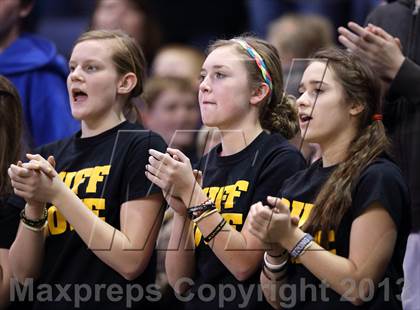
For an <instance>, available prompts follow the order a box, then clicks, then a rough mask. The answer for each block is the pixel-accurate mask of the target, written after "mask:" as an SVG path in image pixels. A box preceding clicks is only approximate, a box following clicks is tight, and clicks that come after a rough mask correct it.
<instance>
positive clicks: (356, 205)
mask: <svg viewBox="0 0 420 310" xmlns="http://www.w3.org/2000/svg"><path fill="white" fill-rule="evenodd" d="M352 200H353V203H352V212H353V218H355V217H357V216H359V215H361V214H362V213H363V212H364V211H365V210H366V209H367V208H369V207H370V206H371V205H372V204H373V203H375V202H376V203H379V204H380V205H381V206H382V207H383V208H384V209H385V210H387V211H388V213H389V214H390V215H391V217H392V218H393V220H394V222H395V223H396V225H397V227H398V226H399V225H400V224H401V223H402V220H403V214H406V211H407V210H408V208H409V205H410V198H409V192H408V186H407V184H406V183H405V181H404V179H403V177H402V174H401V171H400V169H399V168H398V167H397V165H396V164H395V163H393V162H392V161H391V160H390V159H388V158H386V157H379V158H377V159H375V160H374V161H373V162H372V163H371V164H370V165H369V166H368V167H366V169H364V171H362V173H361V174H360V177H359V178H358V180H357V182H356V183H355V184H354V186H353V191H352Z"/></svg>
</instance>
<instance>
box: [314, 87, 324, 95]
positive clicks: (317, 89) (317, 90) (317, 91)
mask: <svg viewBox="0 0 420 310" xmlns="http://www.w3.org/2000/svg"><path fill="white" fill-rule="evenodd" d="M322 92H323V90H322V89H321V88H315V89H314V93H315V94H317V95H319V94H321V93H322Z"/></svg>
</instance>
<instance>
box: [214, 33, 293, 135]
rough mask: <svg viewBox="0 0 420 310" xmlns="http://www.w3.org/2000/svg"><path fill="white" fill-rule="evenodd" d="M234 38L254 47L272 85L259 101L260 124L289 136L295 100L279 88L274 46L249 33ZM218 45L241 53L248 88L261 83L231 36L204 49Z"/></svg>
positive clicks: (280, 77) (256, 69)
mask: <svg viewBox="0 0 420 310" xmlns="http://www.w3.org/2000/svg"><path fill="white" fill-rule="evenodd" d="M235 39H238V40H243V41H245V42H246V43H248V45H250V46H251V47H252V48H254V49H255V50H256V51H257V53H258V54H259V55H260V56H261V57H262V58H263V60H264V62H265V64H266V67H267V71H268V72H269V74H270V75H271V79H272V84H273V88H272V90H271V92H270V93H269V94H267V96H266V97H265V98H264V99H263V100H262V101H261V102H260V104H259V120H260V123H261V127H262V128H264V129H266V130H268V131H270V132H276V133H280V134H282V135H283V136H284V137H285V138H286V139H291V138H292V137H294V136H295V135H296V133H297V132H298V130H299V123H298V116H297V111H296V107H295V102H294V101H293V100H292V98H291V97H290V96H288V95H287V94H286V93H285V92H284V89H283V86H284V85H283V75H282V67H281V62H280V58H279V55H278V53H277V50H276V48H275V47H274V46H272V45H271V44H269V43H268V42H266V41H264V40H261V39H258V38H255V37H252V36H239V37H235ZM222 46H232V47H234V48H235V51H236V52H237V53H238V54H239V55H241V56H243V57H244V59H245V61H244V62H243V63H244V65H245V67H246V70H247V72H248V80H249V83H250V87H251V88H252V89H257V88H258V87H260V85H261V84H262V83H264V79H263V77H262V74H261V70H260V68H259V67H258V66H257V64H256V62H255V60H254V59H253V58H251V56H250V55H249V54H248V52H247V51H246V50H245V49H244V48H243V47H242V46H241V45H240V44H239V43H237V42H235V41H231V40H217V41H215V42H214V43H213V44H211V45H210V46H209V49H208V52H212V51H214V50H215V49H217V48H219V47H222Z"/></svg>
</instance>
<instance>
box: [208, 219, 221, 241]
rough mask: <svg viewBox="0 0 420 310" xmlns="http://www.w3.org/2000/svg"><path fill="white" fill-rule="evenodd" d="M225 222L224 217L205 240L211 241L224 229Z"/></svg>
mask: <svg viewBox="0 0 420 310" xmlns="http://www.w3.org/2000/svg"><path fill="white" fill-rule="evenodd" d="M225 224H226V220H225V219H224V218H222V220H221V221H220V222H219V224H217V226H216V227H215V228H214V229H213V231H212V232H211V233H210V234H209V235H208V236H207V237H204V241H206V242H207V243H209V242H210V241H211V240H212V239H213V238H214V237H216V235H217V234H218V233H219V232H220V231H221V230H222V229H223V227H224V226H225Z"/></svg>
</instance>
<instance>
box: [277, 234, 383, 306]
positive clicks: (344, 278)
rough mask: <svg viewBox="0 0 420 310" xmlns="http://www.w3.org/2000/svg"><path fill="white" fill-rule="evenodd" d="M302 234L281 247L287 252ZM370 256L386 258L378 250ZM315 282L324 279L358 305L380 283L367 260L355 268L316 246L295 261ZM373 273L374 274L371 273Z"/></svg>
mask: <svg viewBox="0 0 420 310" xmlns="http://www.w3.org/2000/svg"><path fill="white" fill-rule="evenodd" d="M303 234H304V233H303V232H302V231H300V230H296V233H295V234H294V236H293V237H292V238H290V239H289V241H288V242H287V243H285V244H284V246H285V247H286V248H287V249H288V250H289V251H290V250H292V248H293V247H294V245H295V244H296V243H297V242H298V241H299V240H300V239H301V238H302V237H303ZM371 254H372V256H371V257H386V254H385V252H384V249H383V248H382V247H379V246H378V247H376V248H373V249H371ZM299 259H300V261H301V263H302V264H304V265H305V267H306V268H308V270H310V271H311V272H312V273H313V274H314V275H315V276H316V277H317V278H318V279H320V280H324V281H326V282H327V283H328V285H329V287H330V288H331V289H333V290H334V291H336V292H337V293H338V294H340V295H345V296H344V297H346V298H348V299H349V301H351V302H352V303H354V304H360V303H361V300H362V299H363V297H364V294H368V293H370V292H369V289H372V287H371V285H372V284H376V283H377V282H379V281H380V277H379V276H378V275H380V274H381V272H377V271H378V266H377V264H375V266H373V264H372V262H371V261H370V260H366V261H365V262H364V263H363V264H359V265H357V264H356V263H355V262H353V261H352V260H351V259H349V258H345V257H342V256H338V255H335V254H333V253H331V252H329V251H327V250H325V249H324V248H322V247H321V246H319V245H318V244H316V243H314V242H313V243H312V245H311V246H310V247H309V248H308V249H307V250H306V251H305V253H304V254H303V255H302V256H301V257H300V258H299ZM375 270H376V271H375Z"/></svg>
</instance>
